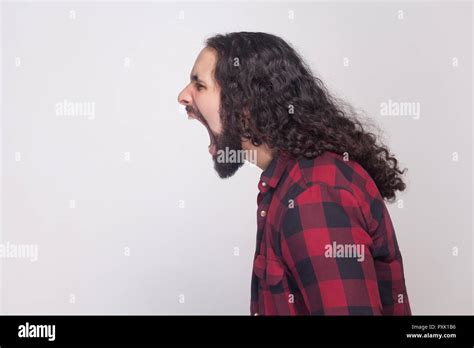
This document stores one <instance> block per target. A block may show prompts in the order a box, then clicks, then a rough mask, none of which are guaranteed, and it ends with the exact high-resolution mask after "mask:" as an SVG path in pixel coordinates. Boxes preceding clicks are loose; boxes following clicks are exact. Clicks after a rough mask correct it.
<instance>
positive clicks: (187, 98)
mask: <svg viewBox="0 0 474 348" xmlns="http://www.w3.org/2000/svg"><path fill="white" fill-rule="evenodd" d="M191 102H192V97H191V93H189V85H187V86H186V87H184V89H183V90H182V91H181V92H180V93H179V94H178V103H180V104H181V105H185V106H186V105H191Z"/></svg>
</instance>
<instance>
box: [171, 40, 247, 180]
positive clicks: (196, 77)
mask: <svg viewBox="0 0 474 348" xmlns="http://www.w3.org/2000/svg"><path fill="white" fill-rule="evenodd" d="M216 61H217V54H216V51H215V50H214V49H212V48H209V47H205V48H204V49H202V51H201V52H200V53H199V55H198V57H197V59H196V61H195V63H194V66H193V68H192V70H191V74H190V83H189V84H188V85H187V86H186V87H185V88H184V89H183V90H182V91H181V92H180V93H179V96H178V101H179V103H180V104H182V105H185V106H186V111H187V113H188V115H189V117H191V118H194V119H197V120H199V121H200V122H201V123H202V124H203V125H204V126H205V127H206V128H207V131H208V133H209V141H210V144H209V152H210V154H211V155H212V158H213V160H214V168H215V169H216V171H217V173H218V174H219V176H220V177H221V178H227V177H230V176H232V175H233V174H234V173H235V172H236V171H237V169H239V167H241V166H242V165H243V163H244V162H243V159H242V160H239V161H226V160H225V158H224V156H219V154H220V153H221V152H222V151H224V152H225V151H226V148H227V150H231V151H242V139H241V138H240V137H239V136H238V134H237V133H235V132H232V130H230V129H229V127H228V126H227V125H226V124H225V122H223V120H222V118H221V116H220V100H221V88H220V86H219V84H218V83H217V81H216V80H215V78H214V71H215V66H216Z"/></svg>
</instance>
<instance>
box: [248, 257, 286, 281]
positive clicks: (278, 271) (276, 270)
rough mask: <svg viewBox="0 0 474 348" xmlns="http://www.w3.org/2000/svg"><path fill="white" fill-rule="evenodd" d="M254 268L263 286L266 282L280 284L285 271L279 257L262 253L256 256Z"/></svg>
mask: <svg viewBox="0 0 474 348" xmlns="http://www.w3.org/2000/svg"><path fill="white" fill-rule="evenodd" d="M253 269H254V272H255V274H256V276H257V277H258V278H259V283H260V284H261V285H262V286H264V285H265V284H266V285H271V286H275V285H278V284H279V283H280V282H281V280H282V279H283V275H284V273H285V270H284V268H283V265H282V264H281V261H280V260H279V259H277V258H273V257H269V256H265V255H262V254H260V255H257V257H256V258H255V260H254V262H253Z"/></svg>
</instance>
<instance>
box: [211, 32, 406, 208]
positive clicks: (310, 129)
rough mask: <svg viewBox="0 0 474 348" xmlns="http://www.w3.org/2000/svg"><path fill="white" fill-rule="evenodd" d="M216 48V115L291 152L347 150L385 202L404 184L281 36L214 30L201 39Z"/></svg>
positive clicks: (389, 158) (372, 138) (308, 154)
mask: <svg viewBox="0 0 474 348" xmlns="http://www.w3.org/2000/svg"><path fill="white" fill-rule="evenodd" d="M205 44H206V47H208V48H212V49H214V50H215V52H216V53H217V62H216V67H215V71H214V78H215V80H216V82H217V83H218V84H219V87H220V88H221V105H220V108H221V110H220V112H221V117H222V122H223V123H224V124H225V125H226V126H227V127H228V129H231V130H232V131H233V132H235V134H234V135H239V136H241V137H243V138H245V139H248V140H250V141H251V142H252V143H253V144H254V145H256V146H258V145H261V144H262V143H265V144H266V145H267V146H268V147H269V148H271V149H276V150H283V151H285V152H287V153H289V154H290V155H291V156H293V157H295V158H301V157H305V158H314V157H316V156H319V155H320V154H322V153H323V152H324V151H326V150H329V151H333V152H336V153H339V154H345V155H346V156H347V154H348V155H349V157H350V159H353V160H355V161H357V162H358V163H359V164H360V165H361V166H362V167H364V169H365V170H366V171H367V172H368V173H369V175H370V176H371V177H372V179H373V180H374V181H375V183H376V185H377V187H378V189H379V191H380V193H381V195H382V197H383V198H385V199H386V200H387V201H389V202H393V201H394V200H395V192H396V191H397V190H399V191H403V190H404V189H405V187H406V185H405V183H404V182H403V180H402V177H401V175H403V174H404V173H405V171H406V170H407V169H405V170H403V171H401V170H400V169H399V168H398V161H397V159H396V158H395V157H394V156H393V155H391V154H390V152H389V149H388V148H387V147H386V146H385V145H383V144H380V143H379V137H378V136H377V135H376V134H374V133H373V132H371V131H368V130H367V125H368V123H367V125H364V124H363V123H362V122H361V119H360V118H358V117H357V113H356V112H354V108H353V107H351V106H350V105H349V104H348V103H345V102H343V101H342V100H340V99H338V98H335V97H334V96H332V95H331V94H330V93H329V92H328V90H327V87H326V86H325V85H324V84H323V82H322V81H321V80H320V79H319V78H318V77H316V76H315V74H313V72H312V71H311V69H310V68H309V66H308V65H307V64H306V63H305V62H304V60H303V59H302V58H301V56H300V55H299V54H298V53H297V52H296V51H295V49H293V48H292V47H291V46H290V45H289V44H288V43H287V42H286V41H285V40H283V39H282V38H280V37H278V36H275V35H271V34H268V33H261V32H234V33H228V34H219V35H215V36H213V37H210V38H208V39H207V40H206V41H205Z"/></svg>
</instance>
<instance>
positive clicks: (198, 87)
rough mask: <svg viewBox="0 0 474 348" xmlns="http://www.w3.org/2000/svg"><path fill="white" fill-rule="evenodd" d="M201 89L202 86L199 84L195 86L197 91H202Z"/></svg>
mask: <svg viewBox="0 0 474 348" xmlns="http://www.w3.org/2000/svg"><path fill="white" fill-rule="evenodd" d="M203 88H204V86H203V85H200V84H198V83H197V84H196V89H197V90H198V91H200V90H202V89H203Z"/></svg>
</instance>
